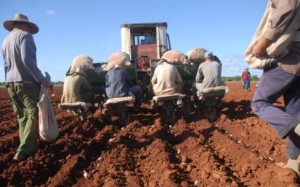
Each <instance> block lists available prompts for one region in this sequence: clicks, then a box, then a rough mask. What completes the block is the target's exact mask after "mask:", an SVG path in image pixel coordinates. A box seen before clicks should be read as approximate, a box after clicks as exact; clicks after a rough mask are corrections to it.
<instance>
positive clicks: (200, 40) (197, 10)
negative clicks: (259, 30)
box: [0, 0, 267, 82]
mask: <svg viewBox="0 0 300 187" xmlns="http://www.w3.org/2000/svg"><path fill="white" fill-rule="evenodd" d="M0 4H1V6H0V22H1V25H2V24H3V22H4V21H6V20H11V19H13V17H14V15H15V14H16V13H22V14H25V15H27V16H28V18H29V20H30V21H32V22H34V23H36V24H37V25H38V26H39V29H40V31H39V33H37V34H35V35H34V39H35V42H36V46H37V59H38V66H39V68H40V69H41V71H42V72H45V71H47V72H49V74H50V75H51V78H52V81H63V80H64V78H65V72H66V71H67V69H68V68H69V66H70V64H71V61H72V59H73V58H74V57H75V56H77V55H79V54H87V55H89V56H91V57H92V58H93V59H94V62H105V61H107V59H108V57H109V55H110V54H111V53H113V52H115V51H120V50H121V33H120V26H121V25H122V24H125V23H145V22H167V23H168V29H167V32H168V33H169V35H170V40H171V45H172V49H174V50H179V51H181V52H183V53H186V52H188V51H189V50H190V49H192V48H197V47H201V48H205V49H208V50H210V51H212V52H213V53H214V54H215V55H217V56H218V57H219V58H220V60H221V61H222V63H223V71H222V75H223V76H237V75H240V74H241V72H242V71H243V69H244V68H245V67H248V64H246V62H245V61H244V52H245V50H246V48H247V47H248V45H249V43H250V41H251V39H252V37H253V34H254V32H255V30H256V27H257V25H258V23H259V21H260V19H261V16H262V14H263V12H264V10H265V7H266V5H267V0H226V1H225V0H149V1H141V0H109V1H104V0H84V1H83V0H9V1H8V0H0ZM8 34H9V32H8V31H7V30H5V29H4V27H3V26H2V27H1V29H0V39H1V43H2V41H3V39H4V38H5V37H6V36H7V35H8ZM3 64H4V62H3V58H2V56H1V58H0V82H3V81H4V68H3ZM250 72H251V73H252V75H258V76H260V75H261V74H262V71H261V70H255V69H250Z"/></svg>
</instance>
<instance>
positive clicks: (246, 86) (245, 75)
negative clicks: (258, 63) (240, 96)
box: [241, 68, 251, 91]
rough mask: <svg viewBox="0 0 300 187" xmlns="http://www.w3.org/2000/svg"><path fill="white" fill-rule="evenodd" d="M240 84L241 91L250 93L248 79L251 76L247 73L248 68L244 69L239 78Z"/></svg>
mask: <svg viewBox="0 0 300 187" xmlns="http://www.w3.org/2000/svg"><path fill="white" fill-rule="evenodd" d="M241 79H242V84H243V91H250V79H251V74H250V72H249V68H245V70H244V71H243V73H242V76H241Z"/></svg>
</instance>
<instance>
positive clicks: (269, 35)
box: [251, 0, 298, 57]
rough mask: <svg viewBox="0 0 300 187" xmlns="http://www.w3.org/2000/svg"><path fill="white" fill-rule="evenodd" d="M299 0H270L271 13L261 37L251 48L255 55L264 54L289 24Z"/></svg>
mask: <svg viewBox="0 0 300 187" xmlns="http://www.w3.org/2000/svg"><path fill="white" fill-rule="evenodd" d="M297 2H298V1H297V0H286V1H282V0H270V4H269V8H268V10H269V15H268V20H267V24H266V27H265V28H264V32H263V33H262V36H261V38H259V39H258V41H257V42H256V44H254V46H253V47H252V49H251V53H252V54H253V55H254V56H257V57H259V56H263V55H264V54H265V53H266V49H267V47H268V46H269V45H270V44H271V43H272V41H273V40H274V39H275V38H276V37H277V36H278V35H280V34H281V33H282V32H283V31H284V30H285V29H286V28H287V26H288V25H289V23H290V21H291V20H292V18H293V16H294V15H295V12H296V10H297Z"/></svg>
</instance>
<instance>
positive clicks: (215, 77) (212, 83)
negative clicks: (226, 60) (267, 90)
mask: <svg viewBox="0 0 300 187" xmlns="http://www.w3.org/2000/svg"><path fill="white" fill-rule="evenodd" d="M221 71H222V64H221V63H219V62H216V61H208V60H206V61H205V62H202V63H201V64H200V65H199V68H198V72H197V75H196V83H201V87H202V90H203V89H204V88H210V87H216V86H221V85H223V82H222V80H221Z"/></svg>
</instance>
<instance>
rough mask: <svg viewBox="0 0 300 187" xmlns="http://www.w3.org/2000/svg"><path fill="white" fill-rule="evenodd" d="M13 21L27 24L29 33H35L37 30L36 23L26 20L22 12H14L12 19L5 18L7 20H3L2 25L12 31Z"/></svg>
mask: <svg viewBox="0 0 300 187" xmlns="http://www.w3.org/2000/svg"><path fill="white" fill-rule="evenodd" d="M15 23H25V24H27V25H28V26H29V28H30V30H29V32H30V33H31V34H36V33H38V32H39V27H38V26H37V25H36V24H34V23H32V22H30V21H28V18H27V16H25V15H23V14H16V15H15V17H14V19H13V20H7V21H5V22H4V23H3V26H4V28H5V29H6V30H8V31H12V30H13V29H14V27H15V26H14V25H15Z"/></svg>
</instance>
